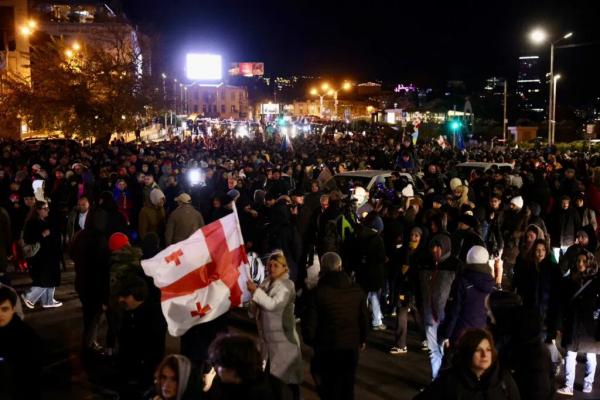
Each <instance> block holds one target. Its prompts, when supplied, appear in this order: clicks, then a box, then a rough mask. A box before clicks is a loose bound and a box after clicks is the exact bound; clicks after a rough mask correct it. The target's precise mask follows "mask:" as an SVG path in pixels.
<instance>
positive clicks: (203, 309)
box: [142, 212, 250, 336]
mask: <svg viewBox="0 0 600 400" xmlns="http://www.w3.org/2000/svg"><path fill="white" fill-rule="evenodd" d="M142 268H143V269H144V273H145V274H146V275H148V276H150V277H152V278H153V279H154V284H155V285H156V286H157V287H158V288H159V289H160V291H161V305H162V310H163V314H164V316H165V319H166V320H167V324H168V326H169V333H170V334H171V335H173V336H181V335H183V334H184V333H185V332H186V331H187V330H188V329H189V328H191V327H192V326H194V325H197V324H201V323H203V322H208V321H211V320H213V319H215V318H217V317H218V316H220V315H223V314H224V313H225V312H227V310H229V309H230V308H232V307H238V306H240V305H241V304H242V303H243V302H244V301H248V300H249V299H250V294H249V293H248V291H247V289H246V280H247V279H248V277H249V271H248V268H249V266H248V258H247V256H246V250H245V248H244V240H243V238H242V231H241V229H240V224H239V220H238V217H237V213H236V212H233V213H231V214H229V215H227V216H225V217H223V218H221V219H219V220H217V221H215V222H213V223H211V224H209V225H206V226H204V227H202V228H201V229H199V230H198V231H196V232H195V233H193V234H192V235H191V236H190V237H189V238H187V239H186V240H183V241H181V242H179V243H175V244H173V245H171V246H169V247H167V248H166V249H164V250H163V251H161V252H160V253H158V254H157V255H156V256H154V257H153V258H151V259H149V260H143V261H142Z"/></svg>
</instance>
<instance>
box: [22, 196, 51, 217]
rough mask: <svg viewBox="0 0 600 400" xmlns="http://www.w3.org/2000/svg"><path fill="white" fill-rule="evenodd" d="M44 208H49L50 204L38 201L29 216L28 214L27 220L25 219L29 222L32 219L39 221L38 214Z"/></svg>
mask: <svg viewBox="0 0 600 400" xmlns="http://www.w3.org/2000/svg"><path fill="white" fill-rule="evenodd" d="M44 207H48V203H46V202H45V201H39V200H36V201H35V204H34V205H33V207H32V208H31V210H30V211H29V214H27V218H26V219H25V221H26V222H27V221H30V220H32V219H39V217H38V213H37V212H38V210H41V209H42V208H44Z"/></svg>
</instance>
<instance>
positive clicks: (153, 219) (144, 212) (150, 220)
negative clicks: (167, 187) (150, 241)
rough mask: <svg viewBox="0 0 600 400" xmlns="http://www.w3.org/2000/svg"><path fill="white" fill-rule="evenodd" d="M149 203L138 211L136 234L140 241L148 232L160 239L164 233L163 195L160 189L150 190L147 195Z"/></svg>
mask: <svg viewBox="0 0 600 400" xmlns="http://www.w3.org/2000/svg"><path fill="white" fill-rule="evenodd" d="M149 199H150V201H149V202H148V203H146V204H145V205H144V206H143V207H142V209H141V210H140V216H139V222H138V233H139V237H140V239H143V238H144V236H145V235H146V234H147V233H149V232H154V233H156V234H157V235H158V237H160V238H161V239H162V238H164V233H165V220H166V216H165V208H164V205H165V201H166V200H165V195H164V194H163V192H162V191H161V190H160V189H152V191H151V192H150V195H149Z"/></svg>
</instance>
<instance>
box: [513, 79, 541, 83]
mask: <svg viewBox="0 0 600 400" xmlns="http://www.w3.org/2000/svg"><path fill="white" fill-rule="evenodd" d="M540 82H541V81H540V80H539V79H519V80H517V83H540Z"/></svg>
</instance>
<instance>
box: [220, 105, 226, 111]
mask: <svg viewBox="0 0 600 400" xmlns="http://www.w3.org/2000/svg"><path fill="white" fill-rule="evenodd" d="M221 112H222V113H224V112H225V104H221Z"/></svg>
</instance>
